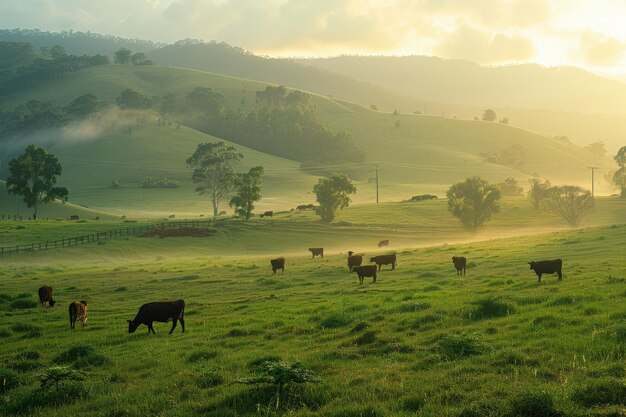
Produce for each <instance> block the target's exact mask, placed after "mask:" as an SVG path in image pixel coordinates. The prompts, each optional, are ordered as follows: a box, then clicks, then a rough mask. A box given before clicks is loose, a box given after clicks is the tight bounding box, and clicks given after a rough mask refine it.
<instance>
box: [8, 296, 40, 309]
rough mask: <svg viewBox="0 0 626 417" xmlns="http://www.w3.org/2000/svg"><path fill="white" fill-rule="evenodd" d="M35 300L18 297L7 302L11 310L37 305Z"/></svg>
mask: <svg viewBox="0 0 626 417" xmlns="http://www.w3.org/2000/svg"><path fill="white" fill-rule="evenodd" d="M37 305H38V304H37V302H36V301H34V300H30V299H28V298H19V299H17V300H15V301H12V302H11V304H9V307H10V308H11V310H26V309H29V308H35V307H37Z"/></svg>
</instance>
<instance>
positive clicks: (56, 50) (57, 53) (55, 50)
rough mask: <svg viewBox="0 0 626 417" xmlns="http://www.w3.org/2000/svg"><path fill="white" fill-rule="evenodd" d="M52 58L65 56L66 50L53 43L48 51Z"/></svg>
mask: <svg viewBox="0 0 626 417" xmlns="http://www.w3.org/2000/svg"><path fill="white" fill-rule="evenodd" d="M48 53H49V54H50V57H51V58H52V59H57V58H63V57H66V56H67V51H66V50H65V48H64V47H62V46H61V45H54V46H53V47H52V48H50V50H49V51H48Z"/></svg>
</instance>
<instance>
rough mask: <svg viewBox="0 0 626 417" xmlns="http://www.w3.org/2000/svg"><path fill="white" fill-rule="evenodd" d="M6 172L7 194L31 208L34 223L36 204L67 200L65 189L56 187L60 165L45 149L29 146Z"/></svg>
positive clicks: (37, 207) (36, 210)
mask: <svg viewBox="0 0 626 417" xmlns="http://www.w3.org/2000/svg"><path fill="white" fill-rule="evenodd" d="M9 172H10V174H9V177H8V178H7V183H6V184H7V189H8V191H9V193H11V194H16V195H21V196H22V197H23V198H24V203H26V205H27V206H28V208H34V213H33V219H37V212H38V209H39V204H41V203H43V204H46V203H50V202H52V201H54V200H55V199H57V198H62V199H65V200H67V197H68V191H67V188H64V187H56V186H55V185H56V182H57V176H58V175H61V172H62V168H61V163H60V162H59V160H58V159H57V157H56V156H54V155H52V154H49V153H48V151H46V149H45V148H42V147H40V146H35V145H29V146H28V147H27V148H26V150H25V151H24V154H23V155H21V156H19V157H17V158H16V159H13V160H12V161H11V162H9Z"/></svg>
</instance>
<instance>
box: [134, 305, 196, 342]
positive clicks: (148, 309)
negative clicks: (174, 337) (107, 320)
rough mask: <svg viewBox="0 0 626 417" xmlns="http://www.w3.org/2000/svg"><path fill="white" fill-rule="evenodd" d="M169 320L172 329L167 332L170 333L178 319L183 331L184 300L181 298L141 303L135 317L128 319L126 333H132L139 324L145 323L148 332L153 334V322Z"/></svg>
mask: <svg viewBox="0 0 626 417" xmlns="http://www.w3.org/2000/svg"><path fill="white" fill-rule="evenodd" d="M170 320H172V329H171V330H170V332H169V334H172V332H173V331H174V329H175V328H176V324H177V323H178V322H179V321H180V325H181V326H182V327H183V333H185V302H184V301H183V300H177V301H157V302H154V303H148V304H144V305H142V306H141V307H140V308H139V312H138V313H137V315H136V316H135V318H134V319H133V320H128V333H134V332H135V330H137V327H139V325H140V324H145V325H146V326H148V334H150V332H152V333H153V334H155V333H154V328H153V327H152V323H153V322H155V321H158V322H159V323H167V322H168V321H170Z"/></svg>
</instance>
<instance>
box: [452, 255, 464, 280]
mask: <svg viewBox="0 0 626 417" xmlns="http://www.w3.org/2000/svg"><path fill="white" fill-rule="evenodd" d="M452 263H453V264H454V267H455V268H456V274H457V275H461V274H463V275H467V258H466V257H465V256H453V257H452Z"/></svg>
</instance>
